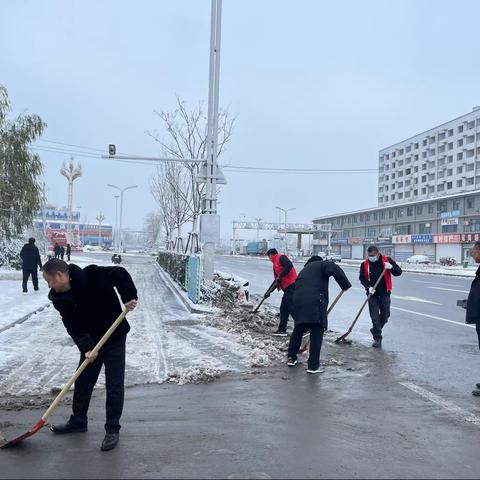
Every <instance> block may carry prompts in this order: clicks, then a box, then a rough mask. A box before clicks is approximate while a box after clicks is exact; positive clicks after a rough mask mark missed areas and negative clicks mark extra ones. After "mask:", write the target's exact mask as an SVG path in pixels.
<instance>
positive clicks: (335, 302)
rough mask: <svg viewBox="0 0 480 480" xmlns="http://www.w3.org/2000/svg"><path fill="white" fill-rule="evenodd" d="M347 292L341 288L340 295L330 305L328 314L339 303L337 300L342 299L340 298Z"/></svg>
mask: <svg viewBox="0 0 480 480" xmlns="http://www.w3.org/2000/svg"><path fill="white" fill-rule="evenodd" d="M345 292H346V290H340V292H339V293H338V295H337V296H336V297H335V300H334V301H333V303H332V304H331V305H330V306H329V307H328V310H327V315H328V314H329V313H330V312H331V311H332V310H333V307H334V306H335V305H336V304H337V302H338V301H339V300H340V298H341V297H342V295H343V294H344V293H345Z"/></svg>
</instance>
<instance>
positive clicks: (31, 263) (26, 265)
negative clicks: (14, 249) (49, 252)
mask: <svg viewBox="0 0 480 480" xmlns="http://www.w3.org/2000/svg"><path fill="white" fill-rule="evenodd" d="M20 258H21V259H22V273H23V281H22V288H23V293H27V292H28V289H27V282H28V278H29V277H30V275H31V276H32V283H33V289H34V290H38V268H40V270H41V269H42V260H41V258H40V252H39V251H38V248H37V246H36V245H35V239H34V238H33V237H31V238H29V239H28V243H26V244H25V245H24V246H23V247H22V250H21V251H20Z"/></svg>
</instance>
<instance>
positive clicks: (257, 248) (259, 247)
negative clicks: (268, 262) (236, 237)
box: [247, 240, 268, 255]
mask: <svg viewBox="0 0 480 480" xmlns="http://www.w3.org/2000/svg"><path fill="white" fill-rule="evenodd" d="M267 250H268V243H267V241H266V240H261V241H259V242H248V243H247V255H266V253H267Z"/></svg>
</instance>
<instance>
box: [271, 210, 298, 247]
mask: <svg viewBox="0 0 480 480" xmlns="http://www.w3.org/2000/svg"><path fill="white" fill-rule="evenodd" d="M275 208H277V209H278V210H280V211H282V212H283V213H284V215H285V230H284V235H285V255H287V253H288V244H287V213H288V212H291V211H292V210H296V208H295V207H294V208H287V209H285V208H282V207H275Z"/></svg>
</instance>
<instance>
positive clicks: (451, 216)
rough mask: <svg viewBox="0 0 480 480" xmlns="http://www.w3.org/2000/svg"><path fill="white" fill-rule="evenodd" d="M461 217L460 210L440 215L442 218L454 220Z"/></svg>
mask: <svg viewBox="0 0 480 480" xmlns="http://www.w3.org/2000/svg"><path fill="white" fill-rule="evenodd" d="M459 216H460V210H452V211H451V212H442V213H441V214H440V218H453V217H459Z"/></svg>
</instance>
